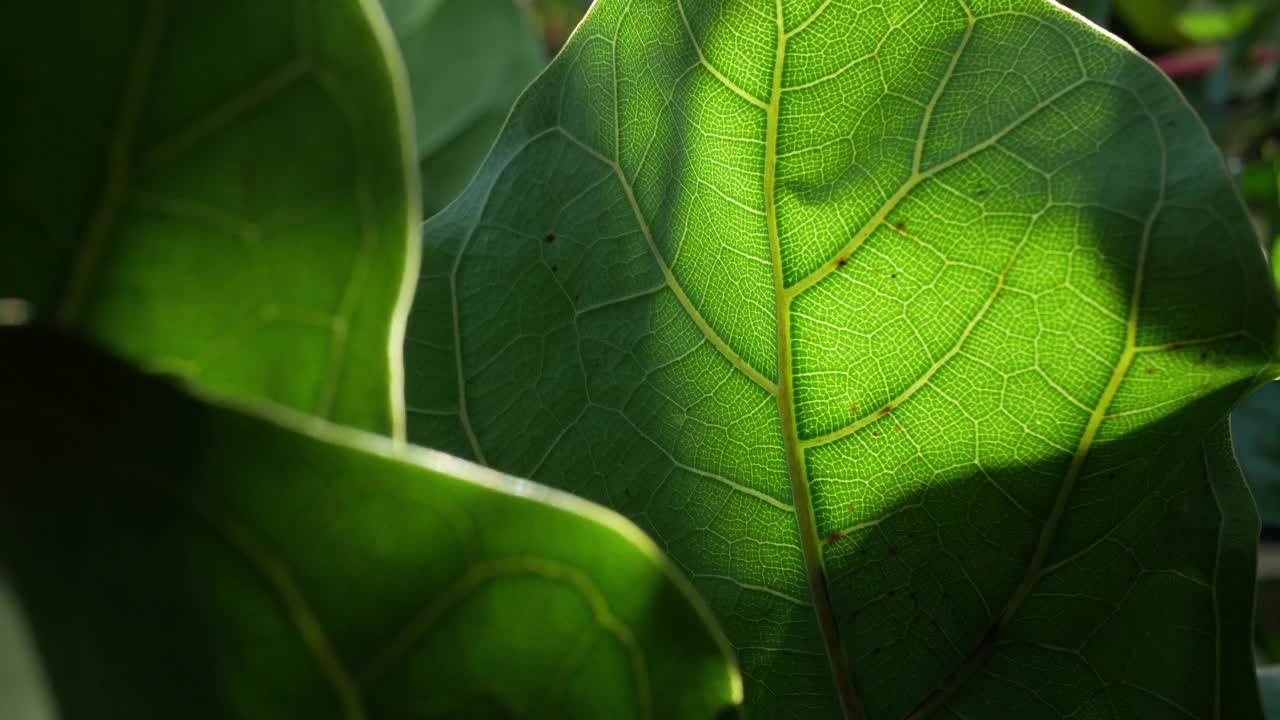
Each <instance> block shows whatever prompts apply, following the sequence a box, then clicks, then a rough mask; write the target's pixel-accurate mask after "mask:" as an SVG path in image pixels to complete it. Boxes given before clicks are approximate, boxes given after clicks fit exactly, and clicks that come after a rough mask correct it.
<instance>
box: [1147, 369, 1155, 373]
mask: <svg viewBox="0 0 1280 720" xmlns="http://www.w3.org/2000/svg"><path fill="white" fill-rule="evenodd" d="M1147 374H1148V375H1155V374H1156V369H1155V368H1147Z"/></svg>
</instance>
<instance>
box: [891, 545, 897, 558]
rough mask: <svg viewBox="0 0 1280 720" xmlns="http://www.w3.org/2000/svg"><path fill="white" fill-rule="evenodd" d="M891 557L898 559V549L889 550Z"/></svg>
mask: <svg viewBox="0 0 1280 720" xmlns="http://www.w3.org/2000/svg"><path fill="white" fill-rule="evenodd" d="M889 557H898V548H896V547H891V548H889Z"/></svg>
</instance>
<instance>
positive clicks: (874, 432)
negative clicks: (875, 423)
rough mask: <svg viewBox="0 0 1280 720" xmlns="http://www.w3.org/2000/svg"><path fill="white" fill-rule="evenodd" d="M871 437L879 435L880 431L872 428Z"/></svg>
mask: <svg viewBox="0 0 1280 720" xmlns="http://www.w3.org/2000/svg"><path fill="white" fill-rule="evenodd" d="M871 437H880V431H879V430H872V431H871Z"/></svg>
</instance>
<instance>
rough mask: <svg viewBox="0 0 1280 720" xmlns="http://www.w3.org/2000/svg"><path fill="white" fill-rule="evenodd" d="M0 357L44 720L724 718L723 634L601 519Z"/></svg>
mask: <svg viewBox="0 0 1280 720" xmlns="http://www.w3.org/2000/svg"><path fill="white" fill-rule="evenodd" d="M0 333H2V334H0V389H2V390H3V393H4V396H5V399H6V409H7V410H8V412H5V413H4V414H3V418H0V461H2V462H3V467H4V468H5V476H4V483H3V485H0V558H2V559H3V560H4V562H5V565H4V567H5V569H6V570H7V571H8V572H9V573H10V574H11V577H12V579H13V581H14V584H15V587H16V588H17V590H18V592H19V595H20V598H21V599H22V601H23V604H24V606H25V608H26V610H27V612H28V613H29V615H30V618H31V622H32V625H33V626H34V628H35V631H36V638H37V642H38V645H39V648H40V651H41V654H42V656H43V657H44V658H45V660H46V663H47V667H48V668H49V674H50V676H51V679H52V682H53V688H54V691H55V695H56V698H57V701H58V704H59V710H60V716H61V717H63V718H66V719H67V720H75V719H76V718H130V719H133V718H175V717H183V718H228V717H237V718H269V717H296V718H347V719H351V718H411V717H412V718H425V717H461V716H466V717H517V716H521V717H528V716H546V717H583V718H600V717H610V718H613V717H617V718H633V717H634V718H669V717H670V718H710V717H715V716H717V715H718V714H719V713H721V712H724V713H726V714H732V713H733V712H734V706H735V705H736V704H737V702H738V701H739V700H740V695H741V681H740V680H739V678H738V675H737V671H736V669H735V668H734V665H733V661H732V656H731V654H730V652H729V650H728V647H727V645H726V644H725V642H724V640H723V636H722V635H721V634H720V632H719V630H717V629H716V628H715V624H714V621H712V620H711V617H710V615H709V613H708V611H707V610H706V609H705V607H704V606H703V605H702V604H701V602H700V601H699V600H698V599H697V597H696V595H695V594H694V593H693V592H692V590H691V588H689V587H688V585H687V581H685V580H683V579H682V578H681V577H680V576H679V575H678V574H677V573H676V572H675V570H674V568H673V567H672V566H671V565H670V563H669V562H668V561H667V560H666V559H665V558H664V557H663V556H662V554H661V553H660V552H659V551H658V549H657V548H656V547H655V546H654V545H653V543H652V542H651V541H649V540H648V539H647V538H646V537H645V536H644V535H643V533H641V532H639V531H638V530H637V529H636V528H635V527H634V526H633V525H631V524H630V523H628V522H626V521H625V520H623V519H622V518H620V517H618V516H617V515H615V514H613V513H611V512H609V511H607V510H604V509H603V508H600V507H598V506H594V505H591V504H590V503H587V502H584V501H581V500H578V499H576V498H573V497H570V496H566V495H563V494H561V493H558V492H555V491H552V490H548V489H545V488H542V487H539V486H536V485H533V484H531V483H527V482H525V481H522V480H516V479H514V478H509V477H505V476H501V475H499V474H497V473H494V472H492V471H489V470H485V469H482V468H478V467H476V466H473V465H471V464H470V463H466V462H463V461H459V460H457V459H455V458H450V457H447V456H444V455H441V454H439V453H435V452H431V451H426V450H418V449H411V450H407V451H406V450H404V448H403V446H397V445H394V444H393V443H392V442H391V441H389V440H380V439H379V438H377V437H375V436H372V435H365V434H362V433H358V432H356V431H352V430H347V429H342V428H338V427H335V426H330V425H327V424H325V423H322V422H319V421H316V420H315V419H314V418H303V417H302V416H296V415H293V414H292V413H287V412H285V411H281V410H279V409H275V410H260V411H259V412H248V411H240V410H236V409H234V408H232V407H229V406H224V405H221V404H219V403H217V402H212V401H209V400H201V399H198V398H194V397H192V396H191V395H188V394H186V393H185V392H182V391H180V390H178V389H176V388H174V387H172V386H170V385H169V384H167V383H164V382H161V381H158V380H156V379H154V378H150V377H147V376H144V375H140V374H138V373H136V372H134V371H132V370H129V369H126V368H125V367H124V366H123V365H121V364H120V363H119V362H117V361H115V360H112V359H110V358H107V357H106V356H105V355H102V354H100V353H98V352H97V351H94V350H91V349H89V348H86V347H84V346H82V345H81V344H80V343H78V342H76V343H72V342H69V341H66V340H61V339H57V338H54V337H52V336H48V335H46V334H43V333H39V332H31V331H25V330H13V329H9V330H4V331H0ZM68 438H74V440H73V441H69V440H68Z"/></svg>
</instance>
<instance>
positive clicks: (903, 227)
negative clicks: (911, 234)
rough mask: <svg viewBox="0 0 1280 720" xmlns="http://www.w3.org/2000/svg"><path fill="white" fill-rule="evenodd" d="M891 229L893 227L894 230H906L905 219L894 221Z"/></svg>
mask: <svg viewBox="0 0 1280 720" xmlns="http://www.w3.org/2000/svg"><path fill="white" fill-rule="evenodd" d="M893 229H894V230H897V231H898V232H906V231H907V221H906V220H899V221H898V222H896V223H894V224H893Z"/></svg>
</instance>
